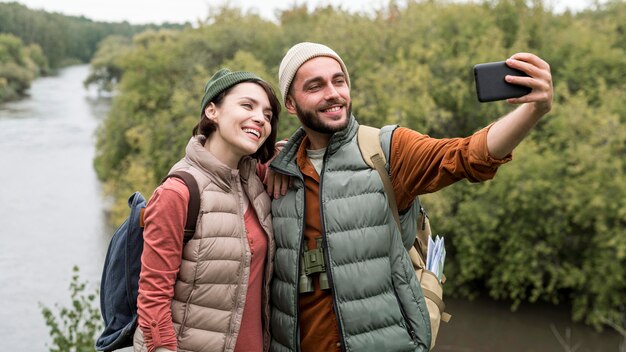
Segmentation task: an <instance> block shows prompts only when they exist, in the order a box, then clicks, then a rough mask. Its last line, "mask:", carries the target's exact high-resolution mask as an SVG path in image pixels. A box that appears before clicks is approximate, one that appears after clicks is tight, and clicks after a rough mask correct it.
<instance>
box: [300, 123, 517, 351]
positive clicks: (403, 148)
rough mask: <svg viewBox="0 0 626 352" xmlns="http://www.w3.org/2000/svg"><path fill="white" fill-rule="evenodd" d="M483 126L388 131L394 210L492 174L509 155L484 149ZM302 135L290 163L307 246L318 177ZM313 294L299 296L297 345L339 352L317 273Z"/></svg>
mask: <svg viewBox="0 0 626 352" xmlns="http://www.w3.org/2000/svg"><path fill="white" fill-rule="evenodd" d="M488 129H489V127H487V128H484V129H482V130H480V131H478V132H476V133H475V134H473V135H472V136H470V137H466V138H453V139H434V138H430V137H428V136H427V135H423V134H420V133H418V132H415V131H412V130H409V129H407V128H398V129H396V131H395V132H394V134H393V138H392V142H391V152H390V165H391V180H392V184H393V188H394V192H395V194H396V202H397V203H398V209H406V208H408V207H409V206H410V205H411V204H412V203H413V200H414V199H415V197H417V196H418V195H420V194H425V193H431V192H435V191H437V190H440V189H442V188H444V187H445V186H448V185H450V184H452V183H454V182H456V181H459V180H461V179H464V178H466V179H468V180H470V181H472V182H478V181H485V180H489V179H491V178H493V176H494V175H495V173H496V170H497V168H498V166H499V165H501V164H503V163H505V162H507V161H509V160H511V157H510V156H507V157H506V158H504V159H502V160H496V159H494V158H492V157H491V156H490V155H489V152H488V150H487V131H488ZM308 146H309V141H308V138H306V137H305V139H304V140H303V142H302V144H301V145H300V149H299V150H298V155H297V157H296V161H297V163H298V166H299V167H300V170H301V171H302V174H303V175H304V184H305V200H306V206H305V207H304V208H305V211H306V212H305V214H304V219H305V228H304V237H305V239H306V241H307V246H308V248H309V249H314V248H316V241H315V239H316V238H317V237H319V236H321V235H322V233H321V229H322V225H321V223H322V222H321V219H320V209H319V182H320V179H319V175H318V174H317V172H316V171H315V168H314V167H313V164H311V161H310V160H309V158H308V157H307V155H306V148H307V147H308ZM313 288H314V292H312V293H307V294H301V295H300V296H299V300H298V304H299V315H300V318H299V324H300V346H301V350H302V352H313V351H341V342H340V341H341V339H340V338H339V331H338V328H337V320H336V316H335V312H334V310H333V300H332V297H331V294H330V290H324V291H322V290H320V288H319V274H314V276H313Z"/></svg>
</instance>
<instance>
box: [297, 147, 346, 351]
mask: <svg viewBox="0 0 626 352" xmlns="http://www.w3.org/2000/svg"><path fill="white" fill-rule="evenodd" d="M327 160H328V148H327V149H326V153H324V162H323V163H322V172H321V174H320V190H319V195H318V198H319V207H320V221H321V222H322V224H321V225H322V241H323V242H324V243H323V245H322V248H323V250H322V252H323V253H324V262H325V263H326V275H327V276H328V285H329V286H330V292H331V293H330V296H331V297H332V299H333V310H334V311H335V317H336V319H337V329H338V330H339V340H340V342H341V351H342V352H346V341H345V337H344V334H343V322H342V321H341V316H340V315H339V305H338V304H337V298H336V297H335V281H334V279H333V271H332V269H331V262H330V249H329V246H328V239H327V238H326V218H325V216H324V206H323V201H322V189H323V184H324V170H325V168H326V161H327ZM305 203H306V202H305Z"/></svg>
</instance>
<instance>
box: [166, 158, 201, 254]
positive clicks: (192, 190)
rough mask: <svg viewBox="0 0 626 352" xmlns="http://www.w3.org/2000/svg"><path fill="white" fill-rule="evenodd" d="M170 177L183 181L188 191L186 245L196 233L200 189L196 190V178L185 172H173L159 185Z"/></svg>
mask: <svg viewBox="0 0 626 352" xmlns="http://www.w3.org/2000/svg"><path fill="white" fill-rule="evenodd" d="M170 177H175V178H178V179H181V180H183V182H185V185H187V188H188V189H189V205H188V207H187V221H186V222H185V237H184V242H185V243H186V242H187V241H189V240H190V239H191V238H192V237H193V234H194V233H195V232H196V223H197V222H198V214H199V213H200V189H198V182H197V181H196V178H195V177H193V176H192V175H191V174H190V173H188V172H186V171H182V170H178V171H174V172H172V173H171V174H169V175H167V176H165V178H164V179H163V180H162V181H161V183H163V182H165V180H167V179H168V178H170Z"/></svg>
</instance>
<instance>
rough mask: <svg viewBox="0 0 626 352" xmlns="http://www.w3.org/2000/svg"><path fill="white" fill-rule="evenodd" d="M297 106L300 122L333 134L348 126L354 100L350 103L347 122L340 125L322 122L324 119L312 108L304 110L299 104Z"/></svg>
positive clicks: (317, 130)
mask: <svg viewBox="0 0 626 352" xmlns="http://www.w3.org/2000/svg"><path fill="white" fill-rule="evenodd" d="M337 103H338V102H331V103H330V104H329V106H330V105H334V104H337ZM295 106H296V113H297V114H298V119H299V120H300V122H301V123H302V124H303V125H304V126H305V127H307V128H309V129H311V130H313V131H315V132H318V133H324V134H333V133H335V132H339V131H341V130H343V129H344V128H346V127H347V126H348V122H349V121H350V115H351V114H352V102H350V104H349V105H348V109H347V111H346V113H347V115H346V116H347V118H346V121H345V123H343V124H341V125H338V126H330V125H328V124H325V123H324V122H322V120H321V119H320V118H319V117H318V116H317V112H316V111H312V110H303V109H301V108H300V106H299V105H298V104H295ZM322 110H323V109H322Z"/></svg>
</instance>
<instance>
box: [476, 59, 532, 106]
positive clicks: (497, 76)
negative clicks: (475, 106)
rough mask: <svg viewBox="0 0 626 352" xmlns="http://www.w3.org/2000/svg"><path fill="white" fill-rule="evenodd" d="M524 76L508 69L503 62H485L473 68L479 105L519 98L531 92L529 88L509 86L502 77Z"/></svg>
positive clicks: (515, 85) (512, 69)
mask: <svg viewBox="0 0 626 352" xmlns="http://www.w3.org/2000/svg"><path fill="white" fill-rule="evenodd" d="M506 75H512V76H526V77H528V75H527V74H526V73H524V72H522V71H520V70H517V69H514V68H510V67H509V66H507V65H506V63H505V62H504V61H498V62H487V63H483V64H477V65H475V66H474V80H475V81H476V94H477V96H478V101H480V102H481V103H485V102H489V101H496V100H504V99H508V98H519V97H521V96H524V95H526V94H528V93H530V92H531V91H532V89H531V88H529V87H525V86H520V85H517V84H511V83H508V82H506V81H505V80H504V76H506Z"/></svg>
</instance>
